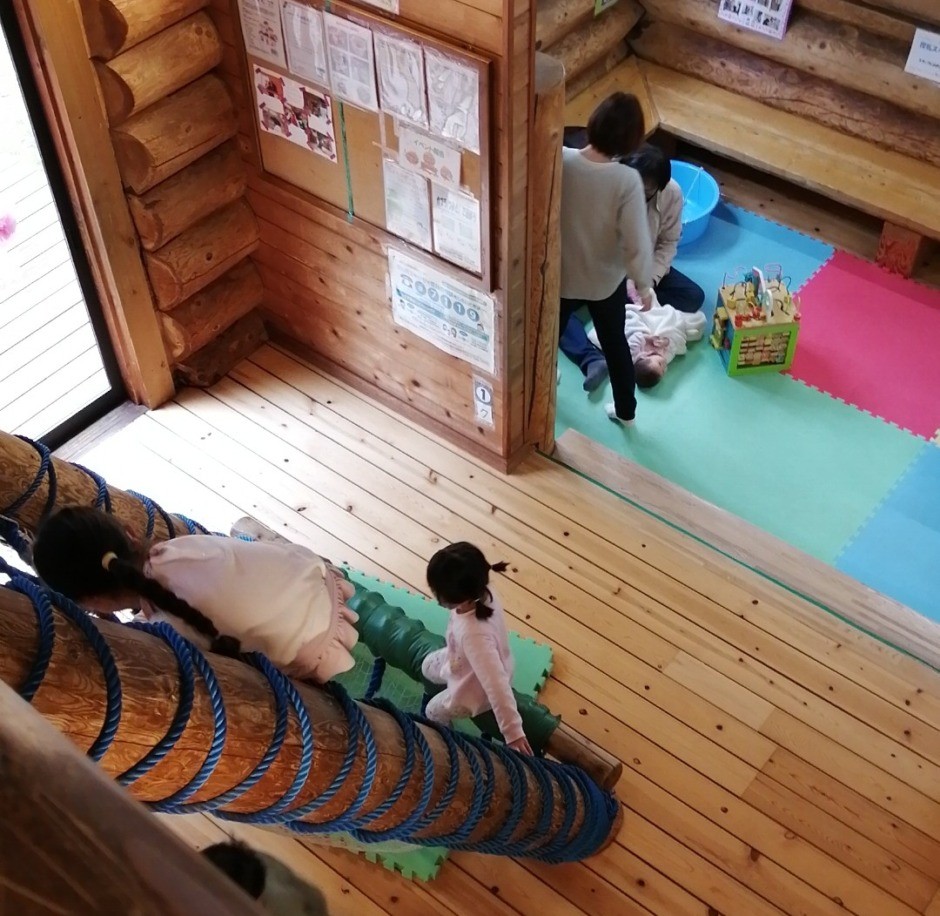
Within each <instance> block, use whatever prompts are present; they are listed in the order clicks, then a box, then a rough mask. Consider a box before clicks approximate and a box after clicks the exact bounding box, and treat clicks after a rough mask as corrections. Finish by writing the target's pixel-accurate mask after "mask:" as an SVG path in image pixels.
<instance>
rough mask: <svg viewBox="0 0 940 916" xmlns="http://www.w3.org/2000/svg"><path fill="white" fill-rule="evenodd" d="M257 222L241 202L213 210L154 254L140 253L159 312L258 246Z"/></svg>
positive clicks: (192, 291) (182, 299)
mask: <svg viewBox="0 0 940 916" xmlns="http://www.w3.org/2000/svg"><path fill="white" fill-rule="evenodd" d="M258 239H259V229H258V221H257V220H256V219H255V215H254V213H253V212H252V210H251V207H249V206H248V204H247V202H246V201H245V200H238V201H236V202H235V203H232V204H229V205H228V206H227V207H223V208H222V209H221V210H217V211H216V212H215V213H213V214H212V215H211V216H207V217H206V218H205V219H204V220H201V221H200V222H198V223H196V225H195V226H193V227H192V228H191V229H188V230H187V231H186V232H183V233H182V234H180V235H178V236H177V237H176V238H175V239H173V241H172V242H170V243H169V244H167V245H164V246H163V247H162V248H160V249H159V250H157V251H154V252H147V253H145V254H144V263H145V264H146V265H147V273H148V274H149V276H150V285H151V286H152V287H153V294H154V299H155V300H156V303H157V307H158V308H159V309H161V310H163V311H167V310H169V309H172V308H174V307H175V306H177V305H179V304H180V303H181V302H183V301H184V300H185V299H188V298H189V297H190V296H193V295H195V294H196V293H198V292H199V291H200V290H202V289H205V288H206V287H207V286H208V285H209V284H210V283H211V282H212V281H213V280H215V279H217V278H218V277H221V276H222V274H224V273H225V272H226V271H227V270H228V269H229V268H230V267H232V266H234V265H235V264H237V263H238V262H239V261H241V260H242V259H243V258H246V257H247V256H248V255H249V254H251V252H252V251H254V250H255V248H257V247H258Z"/></svg>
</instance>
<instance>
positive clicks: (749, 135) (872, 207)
mask: <svg viewBox="0 0 940 916" xmlns="http://www.w3.org/2000/svg"><path fill="white" fill-rule="evenodd" d="M617 89H622V90H624V91H627V92H634V93H635V94H636V95H638V96H639V98H640V99H641V102H642V103H643V105H644V109H645V110H646V111H648V112H649V124H650V125H651V126H652V129H655V128H656V127H658V128H661V129H662V130H664V131H666V132H667V133H670V134H672V135H674V136H676V137H679V138H681V139H683V140H687V141H689V142H690V143H694V144H696V145H698V146H702V147H705V148H707V149H709V150H712V151H713V152H716V153H720V154H721V155H723V156H726V157H728V158H729V159H733V160H736V161H739V162H743V163H746V164H747V165H750V166H753V167H754V168H757V169H760V170H761V171H764V172H768V173H770V174H772V175H776V176H778V177H780V178H784V179H786V180H787V181H790V182H792V183H794V184H796V185H799V186H801V187H804V188H808V189H810V190H812V191H815V192H817V193H819V194H822V195H824V196H826V197H828V198H830V199H832V200H834V201H838V202H839V203H842V204H846V205H848V206H851V207H854V208H856V209H857V210H861V211H863V212H865V213H869V214H872V215H873V216H876V217H878V218H880V219H882V220H884V221H885V231H884V233H883V234H882V244H881V246H880V248H879V261H880V262H882V263H885V264H886V266H889V267H893V268H894V269H898V270H899V272H902V273H903V272H909V271H906V270H905V266H906V265H909V264H912V263H913V261H914V259H916V257H917V251H918V249H919V247H920V243H921V241H922V238H923V237H925V236H926V237H928V238H932V239H940V168H937V167H936V166H933V165H931V164H929V163H926V162H921V161H918V160H915V159H911V158H910V157H908V156H904V155H902V154H900V153H896V152H891V151H889V150H885V149H882V148H880V147H878V146H875V145H874V144H872V143H867V142H865V141H864V140H859V139H857V138H855V137H849V136H846V135H845V134H843V133H840V132H839V131H837V130H834V129H832V128H830V127H825V126H823V125H821V124H817V123H814V122H812V121H808V120H806V119H805V118H801V117H799V116H797V115H793V114H790V113H788V112H785V111H780V110H779V109H775V108H771V107H769V106H768V105H765V104H762V103H761V102H757V101H755V100H753V99H749V98H745V97H743V96H741V95H738V94H735V93H733V92H730V91H728V90H726V89H722V88H719V87H718V86H714V85H712V84H710V83H706V82H704V81H702V80H699V79H696V78H695V77H690V76H685V75H683V74H681V73H678V72H676V71H674V70H670V69H668V68H665V67H661V66H657V65H656V64H651V63H648V62H646V61H640V60H638V59H636V58H635V57H631V58H628V59H627V60H626V61H624V62H623V63H622V64H620V65H619V66H618V67H616V68H615V69H614V70H612V71H611V72H610V73H609V74H607V75H606V76H605V77H603V78H602V79H601V80H598V81H597V82H596V83H595V84H594V85H593V86H592V87H590V88H589V89H588V90H586V91H585V92H583V93H581V94H580V95H579V96H577V97H576V98H574V99H572V100H571V102H569V103H568V106H567V108H566V119H567V123H569V124H572V123H579V124H583V123H585V121H586V119H587V116H588V115H589V114H590V112H591V110H592V109H593V106H594V105H595V104H596V103H597V102H598V101H600V100H601V99H603V98H604V97H605V96H606V95H608V94H609V93H610V92H613V91H615V90H617ZM911 117H915V116H914V115H911Z"/></svg>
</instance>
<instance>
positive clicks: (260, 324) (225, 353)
mask: <svg viewBox="0 0 940 916" xmlns="http://www.w3.org/2000/svg"><path fill="white" fill-rule="evenodd" d="M267 339H268V332H267V328H266V327H265V324H264V320H263V319H262V317H261V315H260V313H259V312H258V311H257V309H255V310H254V311H251V312H249V313H248V314H247V315H245V316H244V317H243V318H239V319H238V321H236V322H235V324H233V325H232V326H231V327H230V328H227V329H226V330H225V331H223V332H222V333H221V334H220V335H219V336H218V337H216V339H215V340H213V341H211V342H210V343H208V344H207V345H206V346H204V347H203V348H202V349H201V350H199V351H198V352H197V353H194V354H193V355H192V356H190V357H189V358H188V359H186V360H185V361H184V362H182V363H180V364H179V365H178V366H176V367H175V368H174V370H173V375H174V378H175V379H176V382H177V384H178V385H190V386H191V387H193V388H211V387H212V386H213V385H215V384H216V383H217V382H219V381H221V380H222V379H223V378H225V376H226V375H228V374H229V372H231V371H232V369H234V368H235V366H237V365H238V364H239V363H240V362H241V361H242V360H244V359H247V358H248V357H249V356H251V354H252V353H254V352H255V350H257V349H258V347H260V346H261V345H262V344H263V343H264V342H265V341H266V340H267Z"/></svg>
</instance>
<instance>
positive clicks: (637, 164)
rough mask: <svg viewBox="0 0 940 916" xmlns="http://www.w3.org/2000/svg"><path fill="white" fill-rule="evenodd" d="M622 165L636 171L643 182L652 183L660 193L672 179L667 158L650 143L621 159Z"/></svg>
mask: <svg viewBox="0 0 940 916" xmlns="http://www.w3.org/2000/svg"><path fill="white" fill-rule="evenodd" d="M621 162H623V163H624V165H629V166H630V168H632V169H636V170H637V171H638V172H639V173H640V177H641V178H642V179H643V181H644V182H645V181H652V182H655V184H656V189H657V190H659V191H662V189H663V188H665V187H666V185H667V184H669V179H670V178H672V164H671V163H670V161H669V157H668V156H667V155H666V154H665V153H664V152H663V151H662V150H661V149H660V148H659V147H658V146H653V144H652V143H644V144H643V145H642V146H641V147H640V148H639V149H638V150H637V151H636V152H635V153H631V154H630V155H629V156H626V157H624V158H623V159H621Z"/></svg>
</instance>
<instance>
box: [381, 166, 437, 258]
mask: <svg viewBox="0 0 940 916" xmlns="http://www.w3.org/2000/svg"><path fill="white" fill-rule="evenodd" d="M382 173H383V176H384V178H385V227H386V228H387V229H388V231H389V232H391V233H392V234H393V235H398V236H401V237H402V238H403V239H407V240H408V241H409V242H412V243H414V244H415V245H419V246H420V247H421V248H424V249H425V250H426V251H430V250H431V202H430V195H429V193H428V181H427V179H426V178H422V177H421V176H420V175H416V174H415V173H414V172H409V171H408V170H407V169H403V168H401V167H400V166H398V165H397V164H396V163H395V162H393V161H392V160H391V159H383V160H382Z"/></svg>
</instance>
